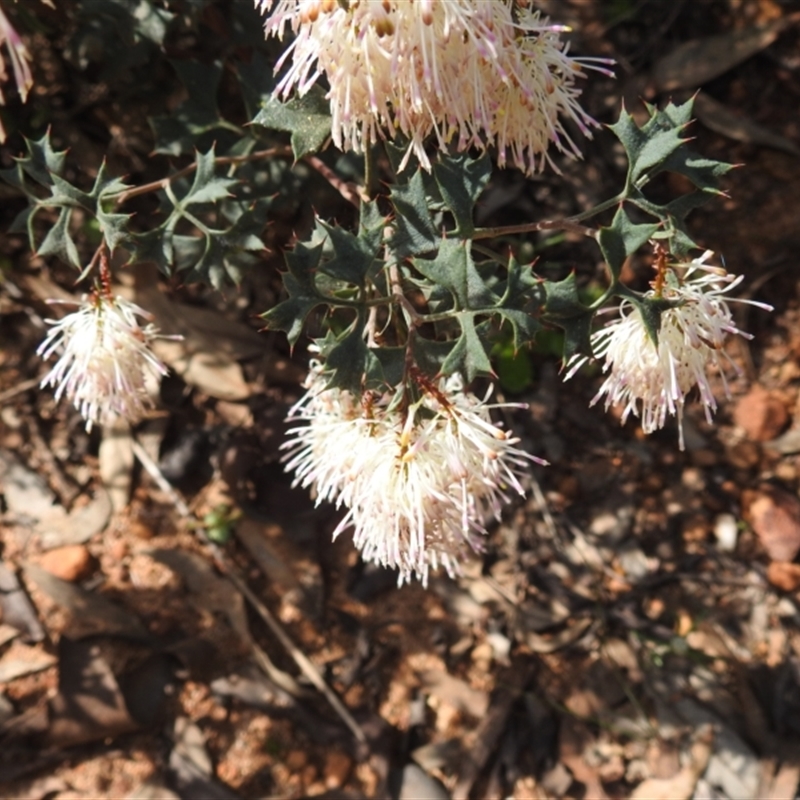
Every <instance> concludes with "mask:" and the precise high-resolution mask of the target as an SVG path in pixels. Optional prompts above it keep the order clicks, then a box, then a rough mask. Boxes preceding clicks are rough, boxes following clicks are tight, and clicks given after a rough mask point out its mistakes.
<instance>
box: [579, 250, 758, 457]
mask: <svg viewBox="0 0 800 800" xmlns="http://www.w3.org/2000/svg"><path fill="white" fill-rule="evenodd" d="M712 255H713V253H712V252H711V251H707V252H706V253H704V254H703V255H702V256H701V257H700V258H698V259H696V260H694V261H691V262H689V263H687V264H682V265H672V266H671V267H668V270H667V272H666V274H665V276H664V277H665V282H664V285H663V286H661V287H660V288H659V289H658V291H656V290H655V289H654V290H652V291H650V292H648V293H647V295H646V297H651V298H652V297H655V296H659V297H662V298H664V299H666V300H670V301H673V302H676V303H679V305H677V306H676V307H674V308H669V309H667V310H666V311H664V312H663V313H662V315H661V327H660V329H659V332H658V344H657V345H656V344H655V343H654V342H653V340H652V339H651V337H650V335H649V334H648V332H647V329H646V327H645V324H644V321H643V319H642V316H641V313H640V311H639V309H638V308H637V307H636V306H635V305H633V304H632V303H631V302H630V301H628V300H623V301H622V303H621V305H620V307H619V317H618V318H617V319H615V320H613V321H612V322H611V323H609V324H608V325H607V326H606V327H604V328H602V329H601V330H598V331H596V332H595V333H594V334H593V335H592V349H593V351H594V354H595V357H596V358H598V359H604V360H605V363H604V364H603V372H604V373H608V377H607V378H606V379H605V381H604V382H603V384H602V386H601V387H600V390H599V391H598V392H597V394H596V395H595V397H594V398H593V400H592V403H591V404H592V405H594V404H595V403H597V402H598V401H599V400H600V399H601V398H602V397H605V407H606V410H608V408H609V407H610V406H612V405H620V406H621V407H622V417H621V422H622V423H623V424H624V423H625V421H626V420H627V419H628V417H629V416H630V414H633V415H634V416H636V417H641V421H642V430H643V431H644V432H645V433H652V432H653V431H655V430H658V429H659V428H663V427H664V424H665V422H666V419H667V417H668V416H675V417H677V420H678V431H679V444H680V449H681V450H683V449H684V438H683V411H684V406H685V404H686V399H687V397H688V396H689V394H690V393H691V392H692V390H693V389H694V388H695V387H697V390H698V392H699V395H700V401H701V403H702V404H703V406H704V408H705V414H706V419H707V420H708V421H709V422H711V421H712V414H713V412H715V411H716V410H717V401H716V398H715V397H714V393H713V391H712V388H711V381H710V378H709V368H712V369H713V371H714V372H716V373H717V374H719V375H720V376H721V378H722V382H723V386H724V389H725V394H726V396H727V397H730V392H729V390H728V384H727V381H726V380H725V373H724V369H723V366H724V365H723V359H724V360H725V361H727V363H728V364H730V365H731V366H732V367H733V368H734V370H737V371H738V368H737V367H736V365H735V364H734V363H733V362H732V361H731V360H730V358H728V357H727V355H726V354H725V352H724V350H723V346H724V343H725V339H726V338H727V336H728V334H737V335H739V336H743V337H745V338H746V339H751V338H752V336H751V335H750V334H748V333H745V332H744V331H741V330H739V328H738V327H737V326H736V323H735V322H734V319H733V315H732V314H731V310H730V308H729V306H728V303H729V302H743V303H749V304H750V305H755V306H758V307H759V308H763V309H765V310H767V311H772V307H771V306H768V305H766V304H764V303H758V302H755V301H752V300H738V301H737V300H735V299H732V298H727V297H726V296H725V295H726V293H727V292H729V291H730V290H731V289H734V288H735V287H736V286H738V285H739V284H740V283H741V281H742V280H743V276H741V275H740V276H738V277H735V276H733V275H729V274H728V273H726V272H725V270H724V269H720V268H717V267H711V266H707V265H706V263H705V262H706V261H707V260H708V259H709V258H710V257H711V256H712ZM586 361H587V359H586V358H585V357H577V358H575V359H573V361H572V363H571V365H570V366H571V368H570V371H569V372H568V373H567V376H566V378H567V379H568V378H570V377H572V375H574V374H575V372H576V371H577V370H578V368H579V367H580V366H581V365H582V364H584V363H585V362H586Z"/></svg>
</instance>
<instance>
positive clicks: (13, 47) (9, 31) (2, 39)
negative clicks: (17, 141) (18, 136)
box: [0, 8, 33, 142]
mask: <svg viewBox="0 0 800 800" xmlns="http://www.w3.org/2000/svg"><path fill="white" fill-rule="evenodd" d="M2 45H5V46H6V51H7V52H8V58H9V60H10V61H11V70H12V72H13V73H14V82H15V83H16V85H17V91H18V92H19V96H20V98H21V99H22V102H23V103H24V102H25V100H27V98H28V92H29V91H30V89H31V86H33V75H32V74H31V68H30V66H29V63H28V62H29V61H30V60H31V56H30V53H29V52H28V48H27V47H25V43H24V42H23V41H22V39H21V38H20V35H19V34H18V33H17V32H16V30H14V26H13V25H12V24H11V23H10V22H9V20H8V17H6V15H5V14H4V13H3V9H2V8H0V46H2ZM7 80H8V73H7V72H6V64H5V61H4V60H3V58H0V105H5V102H6V101H5V96H4V95H3V91H2V88H1V87H2V85H3V84H4V83H5V82H6V81H7ZM5 140H6V132H5V130H4V129H3V125H2V123H0V142H4V141H5Z"/></svg>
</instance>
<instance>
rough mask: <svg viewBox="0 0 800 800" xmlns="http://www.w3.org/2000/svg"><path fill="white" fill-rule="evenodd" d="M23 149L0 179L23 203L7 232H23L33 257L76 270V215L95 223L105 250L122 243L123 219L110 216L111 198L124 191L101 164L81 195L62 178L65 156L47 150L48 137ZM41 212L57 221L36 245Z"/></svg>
mask: <svg viewBox="0 0 800 800" xmlns="http://www.w3.org/2000/svg"><path fill="white" fill-rule="evenodd" d="M25 144H26V147H27V150H28V154H27V156H25V157H23V158H18V159H15V161H16V163H15V165H14V166H13V167H11V168H10V169H8V170H3V171H2V172H0V177H2V179H3V180H4V181H5V182H6V183H9V184H11V185H12V186H14V187H15V188H17V189H18V190H20V191H21V192H22V193H23V194H24V195H25V197H26V198H27V200H28V207H27V208H26V209H25V210H23V211H22V212H21V213H20V214H19V215H18V216H17V218H16V219H15V221H14V223H13V225H12V231H13V232H19V233H22V232H26V233H27V234H28V239H29V241H30V246H31V249H32V250H35V251H37V252H38V253H39V255H42V256H48V255H54V256H57V257H58V258H60V259H62V260H63V261H65V262H66V263H68V264H70V265H72V266H73V267H75V268H76V269H79V270H80V269H82V268H83V264H82V259H81V256H80V254H79V252H78V247H77V245H76V243H75V240H74V238H73V231H72V221H73V215H74V213H75V212H76V211H78V210H80V211H83V212H86V213H88V214H91V215H92V216H94V217H95V218H96V219H97V221H98V223H99V226H100V230H101V231H102V234H103V237H104V239H105V242H106V245H107V246H108V248H109V250H111V251H113V250H114V249H116V247H117V246H118V245H119V244H120V243H121V242H123V241H124V240H125V239H126V237H127V224H128V219H129V215H127V214H119V213H116V212H115V211H114V210H113V209H114V205H115V200H114V198H115V196H116V195H118V194H119V193H120V192H123V191H125V190H126V189H127V188H129V187H127V186H126V185H125V184H124V183H123V182H122V181H121V180H119V179H118V178H111V177H109V176H108V174H107V170H106V165H105V162H104V163H103V164H102V165H101V166H100V169H99V170H98V173H97V177H96V178H95V181H94V185H93V186H92V188H91V189H90V190H89V191H88V192H84V191H82V190H81V189H79V188H78V187H76V186H73V185H72V184H71V183H70V182H69V181H67V180H66V179H65V178H64V177H63V176H62V175H63V171H64V165H65V155H66V153H65V152H56V151H55V150H53V147H52V144H51V142H50V132H49V131H48V132H47V133H46V134H45V135H44V136H43V137H42V138H41V139H39V140H38V141H31V140H27V139H26V141H25ZM44 210H50V211H51V212H55V213H56V214H57V216H56V219H55V222H54V223H53V224H52V226H51V227H50V229H49V230H48V231H47V233H46V234H45V235H44V237H43V238H42V240H41V242H39V243H38V245H37V241H36V239H37V237H36V231H35V225H34V222H35V220H36V217H37V215H38V214H39V213H40V212H42V211H44Z"/></svg>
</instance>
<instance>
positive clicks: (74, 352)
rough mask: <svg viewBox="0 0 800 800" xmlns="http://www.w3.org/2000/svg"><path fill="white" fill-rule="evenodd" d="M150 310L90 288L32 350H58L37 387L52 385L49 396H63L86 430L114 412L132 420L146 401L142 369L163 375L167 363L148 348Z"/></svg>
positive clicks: (151, 332)
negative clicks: (78, 414) (51, 365)
mask: <svg viewBox="0 0 800 800" xmlns="http://www.w3.org/2000/svg"><path fill="white" fill-rule="evenodd" d="M149 317H150V315H149V314H148V313H147V312H146V311H145V310H144V309H142V308H140V307H139V306H137V305H135V304H134V303H131V302H130V301H128V300H125V299H124V298H122V297H113V296H111V294H110V293H108V292H106V291H105V290H98V291H95V292H93V293H92V294H91V295H89V296H88V297H86V298H84V300H83V301H82V302H81V303H80V305H79V308H78V310H77V311H74V312H73V313H72V314H68V315H67V316H65V317H64V318H63V319H61V320H47V322H48V323H50V324H51V325H52V326H53V327H52V328H50V330H49V331H48V333H47V337H46V338H45V340H44V342H42V344H41V345H40V346H39V349H38V350H37V351H36V352H37V353H38V355H40V356H41V357H42V358H44V359H45V360H47V359H49V358H50V357H51V356H52V355H53V354H54V353H59V354H60V355H59V358H58V361H57V362H56V364H55V366H54V367H53V369H51V370H50V372H49V373H48V374H47V375H46V376H45V378H44V379H43V380H42V383H41V386H42V388H44V387H46V386H52V387H54V388H55V390H56V391H55V398H56V400H60V399H61V397H62V396H63V397H66V398H67V399H68V400H69V401H70V402H71V403H72V404H73V405H74V406H75V408H76V409H78V411H80V413H81V416H82V417H83V418H84V419H85V420H86V430H87V431H90V430H91V429H92V426H93V425H103V424H105V423H107V422H108V421H110V420H111V419H113V418H114V417H115V416H117V415H118V416H121V417H124V418H125V419H127V420H130V421H131V422H136V421H137V420H139V419H140V418H141V416H142V415H143V414H144V412H145V411H146V410H147V409H148V408H149V407H150V406H151V405H152V401H151V399H150V396H149V395H148V393H147V390H146V386H145V382H146V378H147V375H148V374H149V375H153V376H159V375H166V373H167V368H166V367H165V366H164V364H162V363H161V361H160V360H159V359H158V358H157V357H156V355H155V354H154V353H153V351H152V350H151V349H150V343H151V342H152V340H153V339H154V338H155V337H156V336H157V334H158V331H157V329H156V328H155V326H154V325H153V324H152V323H147V324H145V325H142V324H141V323H140V322H139V320H140V319H143V320H147V319H148V318H149Z"/></svg>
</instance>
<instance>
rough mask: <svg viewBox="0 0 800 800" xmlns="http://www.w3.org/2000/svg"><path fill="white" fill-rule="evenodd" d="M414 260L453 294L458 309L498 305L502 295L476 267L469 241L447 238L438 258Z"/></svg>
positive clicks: (482, 308)
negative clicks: (489, 284) (498, 295)
mask: <svg viewBox="0 0 800 800" xmlns="http://www.w3.org/2000/svg"><path fill="white" fill-rule="evenodd" d="M413 263H414V267H415V268H416V269H417V270H418V271H419V272H420V273H422V275H424V276H425V277H426V278H428V280H430V281H432V282H433V283H434V284H436V285H437V286H442V287H444V288H445V289H447V290H448V291H449V292H450V293H451V294H452V296H453V300H454V302H455V307H456V308H457V309H458V310H462V311H463V310H467V309H471V310H479V309H480V310H484V309H486V310H490V309H494V308H495V307H496V305H497V302H498V298H497V297H496V296H495V295H494V294H493V293H492V292H491V291H490V289H489V288H488V287H487V286H486V283H485V282H484V280H483V278H481V276H480V274H479V273H478V270H477V269H476V268H475V262H474V261H473V260H472V253H471V252H470V242H469V241H461V240H459V239H443V240H442V241H441V242H440V243H439V249H438V252H437V253H436V257H435V258H432V259H425V258H415V259H414V261H413Z"/></svg>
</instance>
